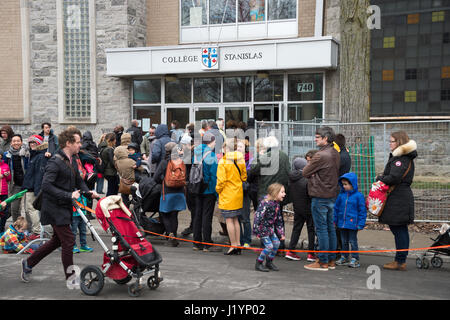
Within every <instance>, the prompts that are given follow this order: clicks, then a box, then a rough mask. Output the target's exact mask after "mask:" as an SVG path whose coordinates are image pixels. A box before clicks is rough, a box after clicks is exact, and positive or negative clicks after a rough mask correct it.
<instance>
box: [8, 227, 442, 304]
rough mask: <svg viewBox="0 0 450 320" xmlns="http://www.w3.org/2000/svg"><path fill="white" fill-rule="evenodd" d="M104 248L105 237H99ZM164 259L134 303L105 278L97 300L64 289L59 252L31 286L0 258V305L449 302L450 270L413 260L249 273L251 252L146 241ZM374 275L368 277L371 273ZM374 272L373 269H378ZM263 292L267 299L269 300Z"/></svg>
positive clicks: (290, 264)
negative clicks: (395, 265) (393, 266)
mask: <svg viewBox="0 0 450 320" xmlns="http://www.w3.org/2000/svg"><path fill="white" fill-rule="evenodd" d="M102 238H103V239H104V241H105V243H107V244H108V245H110V243H111V242H110V238H109V237H108V236H106V235H102ZM88 241H89V244H90V245H92V247H93V248H94V252H93V253H80V254H76V255H75V256H74V262H75V264H76V265H78V266H79V267H80V268H83V267H85V266H87V265H96V266H100V265H101V264H102V261H103V252H102V251H101V248H100V246H99V244H98V242H94V243H93V242H92V240H91V239H90V236H89V235H88ZM151 242H152V243H153V245H154V246H155V247H156V248H157V249H158V251H159V252H160V253H161V255H162V257H163V262H162V264H161V265H160V269H161V273H162V276H163V278H164V281H163V282H162V283H161V284H160V287H159V288H158V289H157V290H154V291H153V290H148V288H147V287H145V288H144V290H143V291H142V294H141V296H140V297H137V298H132V297H129V295H128V291H127V286H126V285H118V284H116V283H115V282H113V281H112V280H110V279H107V280H106V282H105V286H104V288H103V290H102V291H101V292H100V294H99V295H98V296H95V297H91V296H86V295H84V294H83V293H82V292H81V291H80V290H76V289H68V287H67V285H66V282H65V279H64V276H63V270H62V264H61V260H60V252H59V251H55V252H53V253H52V254H50V255H49V256H48V257H46V258H45V259H44V260H43V261H41V263H40V264H38V265H37V266H36V267H35V268H34V269H33V275H32V281H31V282H30V283H22V282H21V281H20V259H21V258H22V257H24V256H26V255H22V256H16V255H11V254H9V255H7V254H2V255H0V283H1V288H2V290H1V291H0V299H6V300H14V299H18V300H19V299H20V300H23V299H31V300H38V299H51V300H52V299H58V300H60V299H63V300H127V299H132V300H135V299H136V300H159V299H163V300H258V301H261V300H268V299H270V300H292V299H293V300H299V299H312V300H316V299H332V300H406V299H419V300H439V299H449V298H450V264H449V263H447V262H445V263H444V265H443V266H442V267H441V268H440V269H434V268H431V267H430V269H428V270H423V269H422V270H419V269H417V268H416V266H415V258H414V257H411V258H410V259H408V271H406V272H400V271H387V270H383V269H382V265H383V264H384V263H387V262H390V261H392V258H391V257H388V256H380V255H362V256H361V259H360V260H361V268H358V269H352V268H349V267H347V266H341V267H339V266H338V267H337V268H336V269H335V270H329V271H327V272H318V271H308V270H306V269H304V268H303V266H304V265H305V264H306V263H308V262H306V261H305V260H301V261H288V260H286V259H285V258H281V257H276V259H275V261H274V262H275V264H276V265H277V266H278V267H279V268H280V271H279V272H269V273H262V272H257V271H255V270H254V265H255V259H256V254H255V253H254V252H252V251H245V252H243V254H242V255H240V256H225V255H223V254H222V253H220V252H210V253H205V252H201V251H200V252H194V251H193V250H192V244H190V243H186V242H183V243H181V244H180V246H179V247H176V248H173V247H168V246H166V245H165V242H166V241H164V240H157V239H153V240H151ZM374 270H375V271H374ZM377 270H378V271H377ZM269 293H270V295H269Z"/></svg>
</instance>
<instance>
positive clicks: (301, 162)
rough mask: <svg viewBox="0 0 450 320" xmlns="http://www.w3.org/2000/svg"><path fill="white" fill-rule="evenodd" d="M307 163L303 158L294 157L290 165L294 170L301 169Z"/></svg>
mask: <svg viewBox="0 0 450 320" xmlns="http://www.w3.org/2000/svg"><path fill="white" fill-rule="evenodd" d="M307 163H308V162H307V161H306V160H305V159H303V158H300V157H298V158H295V159H294V162H293V164H292V167H293V169H294V170H303V168H304V167H305V166H306V164H307Z"/></svg>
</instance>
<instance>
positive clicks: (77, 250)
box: [72, 246, 80, 253]
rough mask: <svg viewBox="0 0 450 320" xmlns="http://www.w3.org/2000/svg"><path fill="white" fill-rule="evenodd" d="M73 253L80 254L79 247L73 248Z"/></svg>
mask: <svg viewBox="0 0 450 320" xmlns="http://www.w3.org/2000/svg"><path fill="white" fill-rule="evenodd" d="M72 252H73V253H80V249H78V247H77V246H73V250H72Z"/></svg>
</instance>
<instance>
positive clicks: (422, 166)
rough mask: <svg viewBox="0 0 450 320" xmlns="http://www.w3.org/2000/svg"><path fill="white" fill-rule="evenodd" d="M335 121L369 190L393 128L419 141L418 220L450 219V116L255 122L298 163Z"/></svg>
mask: <svg viewBox="0 0 450 320" xmlns="http://www.w3.org/2000/svg"><path fill="white" fill-rule="evenodd" d="M321 126H329V127H331V128H333V129H334V131H335V133H336V134H337V133H341V134H343V135H344V136H345V138H346V145H347V149H348V151H349V153H350V157H351V159H352V167H351V171H352V172H355V173H356V174H357V176H358V185H359V189H360V191H361V192H362V193H363V194H364V195H365V196H367V194H368V192H369V191H370V187H371V185H372V183H373V182H374V181H375V177H376V176H377V175H378V174H381V173H382V172H383V169H384V166H385V164H386V162H387V161H388V159H389V154H390V150H389V137H390V134H391V133H392V132H395V131H406V132H407V134H408V135H409V137H410V139H412V140H415V141H416V143H417V153H418V157H417V158H416V159H415V175H414V181H413V184H412V185H411V188H412V190H413V193H414V198H415V218H416V219H415V221H417V222H450V120H442V121H402V122H361V123H337V122H317V121H311V122H263V121H257V122H256V124H255V127H256V130H255V138H256V139H259V138H264V137H267V136H275V137H276V138H277V139H278V140H279V142H280V148H281V149H282V150H283V151H284V152H286V153H287V154H288V156H289V159H290V161H291V163H292V160H293V159H294V158H295V157H296V156H302V157H303V156H304V155H305V154H306V152H308V151H309V150H312V149H317V147H316V145H315V142H314V135H315V131H316V129H317V128H319V127H321Z"/></svg>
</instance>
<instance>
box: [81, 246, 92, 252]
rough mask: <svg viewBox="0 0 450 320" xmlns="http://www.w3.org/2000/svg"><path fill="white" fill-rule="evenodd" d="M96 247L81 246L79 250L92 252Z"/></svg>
mask: <svg viewBox="0 0 450 320" xmlns="http://www.w3.org/2000/svg"><path fill="white" fill-rule="evenodd" d="M92 251H94V249H92V248H91V247H88V246H81V247H80V250H79V252H92Z"/></svg>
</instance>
